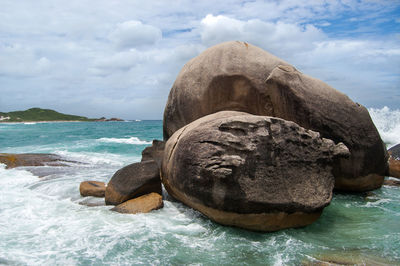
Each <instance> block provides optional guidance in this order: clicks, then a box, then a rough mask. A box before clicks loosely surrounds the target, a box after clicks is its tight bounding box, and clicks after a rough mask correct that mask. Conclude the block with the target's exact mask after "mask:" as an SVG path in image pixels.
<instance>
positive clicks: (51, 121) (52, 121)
mask: <svg viewBox="0 0 400 266" xmlns="http://www.w3.org/2000/svg"><path fill="white" fill-rule="evenodd" d="M68 122H89V123H92V122H130V120H123V121H101V120H100V121H80V120H50V121H21V122H3V121H0V124H34V123H35V124H36V123H68Z"/></svg>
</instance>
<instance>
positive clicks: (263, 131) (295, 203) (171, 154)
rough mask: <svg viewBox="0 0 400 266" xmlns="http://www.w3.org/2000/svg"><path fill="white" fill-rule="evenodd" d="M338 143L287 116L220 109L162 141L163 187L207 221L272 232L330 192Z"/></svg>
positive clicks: (317, 206) (308, 215) (311, 216)
mask: <svg viewBox="0 0 400 266" xmlns="http://www.w3.org/2000/svg"><path fill="white" fill-rule="evenodd" d="M348 153H349V151H348V149H347V148H346V146H345V145H343V144H338V145H335V144H334V142H333V141H331V140H328V139H323V138H321V137H320V134H319V133H317V132H313V131H311V130H306V129H304V128H301V127H300V126H298V125H297V124H295V123H294V122H291V121H285V120H282V119H279V118H273V117H265V116H255V115H250V114H247V113H242V112H229V111H225V112H218V113H215V114H212V115H209V116H206V117H203V118H200V119H198V120H196V121H194V122H192V123H190V124H189V125H187V126H185V127H183V128H181V129H180V130H178V131H177V132H175V133H174V135H172V136H171V138H170V139H169V140H168V141H167V143H166V147H165V152H164V160H163V164H162V171H161V173H162V182H163V184H164V186H165V188H166V189H167V191H168V193H169V194H170V195H171V196H173V197H175V198H176V199H178V200H180V201H182V202H183V203H185V204H187V205H189V206H190V207H192V208H194V209H197V210H199V211H200V212H202V213H203V214H205V215H206V216H208V217H209V218H211V219H212V220H214V221H216V222H218V223H221V224H226V225H232V226H238V227H243V228H247V229H252V230H262V231H274V230H279V229H283V228H288V227H300V226H305V225H308V224H310V223H312V222H313V221H315V220H316V219H317V218H318V217H319V216H320V214H321V212H322V210H323V208H324V207H325V206H326V205H328V204H329V202H330V200H331V197H332V189H333V185H334V177H333V175H332V164H333V160H334V158H336V157H340V156H346V155H348Z"/></svg>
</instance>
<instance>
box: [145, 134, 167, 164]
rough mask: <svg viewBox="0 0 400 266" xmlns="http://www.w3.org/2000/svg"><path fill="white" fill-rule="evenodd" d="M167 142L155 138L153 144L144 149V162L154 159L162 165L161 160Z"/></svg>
mask: <svg viewBox="0 0 400 266" xmlns="http://www.w3.org/2000/svg"><path fill="white" fill-rule="evenodd" d="M164 148H165V142H164V141H161V140H156V139H155V140H153V144H152V145H151V146H149V147H146V148H145V149H144V150H143V151H142V162H144V161H149V160H153V161H155V162H156V163H157V165H158V167H161V161H162V157H163V154H164Z"/></svg>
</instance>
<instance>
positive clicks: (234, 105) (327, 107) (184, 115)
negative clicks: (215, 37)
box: [164, 42, 387, 191]
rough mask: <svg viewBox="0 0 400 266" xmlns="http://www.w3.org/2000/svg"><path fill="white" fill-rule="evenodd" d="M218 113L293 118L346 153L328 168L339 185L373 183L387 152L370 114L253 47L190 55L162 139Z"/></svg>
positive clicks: (235, 45) (359, 187)
mask: <svg viewBox="0 0 400 266" xmlns="http://www.w3.org/2000/svg"><path fill="white" fill-rule="evenodd" d="M223 110H233V111H243V112H247V113H251V114H256V115H265V116H274V117H279V118H282V119H285V120H289V121H294V122H296V123H297V124H298V125H300V126H302V127H304V128H307V129H311V130H313V131H317V132H320V134H321V136H322V137H324V138H328V139H332V140H333V141H334V142H335V143H339V142H343V143H344V144H345V145H346V146H347V147H348V148H349V150H350V153H351V155H350V156H349V158H347V159H341V160H339V161H338V162H337V164H336V165H335V166H334V175H335V178H336V183H335V186H336V188H337V189H341V190H348V191H367V190H371V189H375V188H379V187H380V186H381V185H382V183H383V179H384V175H385V172H386V170H387V153H386V149H385V147H384V144H383V142H382V140H381V138H380V136H379V133H378V131H377V130H376V128H375V126H374V124H373V122H372V120H371V118H370V116H369V113H368V111H367V110H366V108H364V107H363V106H361V105H359V104H356V103H354V102H353V101H351V100H350V99H349V98H348V97H347V96H346V95H344V94H342V93H340V92H339V91H337V90H335V89H334V88H332V87H330V86H329V85H327V84H325V83H324V82H322V81H320V80H317V79H314V78H311V77H309V76H306V75H304V74H302V73H300V72H299V71H297V70H296V69H295V68H294V67H292V66H290V65H289V64H288V63H286V62H284V61H283V60H281V59H279V58H277V57H275V56H273V55H271V54H269V53H267V52H265V51H263V50H262V49H260V48H258V47H255V46H253V45H250V44H247V43H242V42H226V43H222V44H219V45H216V46H214V47H211V48H209V49H207V50H206V51H205V52H203V53H202V54H200V55H199V56H197V57H195V58H193V59H192V60H190V61H189V62H188V63H187V64H186V65H185V66H184V67H183V69H182V70H181V72H180V73H179V75H178V77H177V79H176V81H175V83H174V85H173V87H172V89H171V92H170V94H169V97H168V102H167V105H166V107H165V111H164V139H165V140H167V139H168V138H169V137H170V136H171V135H172V134H173V133H174V132H175V131H177V130H178V129H179V128H181V127H183V126H185V125H187V124H188V123H190V122H192V121H194V120H196V119H198V118H200V117H203V116H205V115H208V114H212V113H215V112H218V111H223Z"/></svg>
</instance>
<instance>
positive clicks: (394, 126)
mask: <svg viewBox="0 0 400 266" xmlns="http://www.w3.org/2000/svg"><path fill="white" fill-rule="evenodd" d="M368 111H369V114H370V115H371V118H372V120H373V121H374V124H375V126H376V128H377V129H378V131H379V134H380V135H381V138H382V140H383V141H384V142H385V143H386V144H387V146H388V148H390V147H392V146H394V145H396V144H398V143H400V110H398V109H397V110H391V109H390V108H389V107H387V106H385V107H383V108H382V109H375V108H370V109H368Z"/></svg>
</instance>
